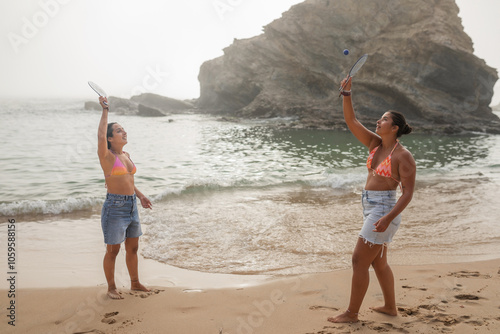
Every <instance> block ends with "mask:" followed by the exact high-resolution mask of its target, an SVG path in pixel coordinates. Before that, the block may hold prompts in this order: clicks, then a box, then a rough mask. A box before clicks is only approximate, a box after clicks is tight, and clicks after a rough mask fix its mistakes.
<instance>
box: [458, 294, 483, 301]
mask: <svg viewBox="0 0 500 334" xmlns="http://www.w3.org/2000/svg"><path fill="white" fill-rule="evenodd" d="M455 298H456V299H459V300H479V299H481V297H479V296H475V295H470V294H466V293H463V294H460V295H456V296H455Z"/></svg>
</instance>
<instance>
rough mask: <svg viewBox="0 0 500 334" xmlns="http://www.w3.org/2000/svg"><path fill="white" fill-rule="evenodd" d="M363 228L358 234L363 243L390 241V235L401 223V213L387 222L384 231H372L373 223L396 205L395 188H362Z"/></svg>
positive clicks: (391, 235) (384, 242)
mask: <svg viewBox="0 0 500 334" xmlns="http://www.w3.org/2000/svg"><path fill="white" fill-rule="evenodd" d="M362 203H363V228H362V229H361V232H359V236H360V237H361V238H363V239H364V241H365V243H370V244H375V245H384V244H386V243H389V242H391V241H392V237H393V236H394V234H396V231H397V230H398V228H399V224H401V215H398V216H397V217H396V218H394V220H393V221H392V222H391V223H390V224H389V226H388V227H387V229H386V230H385V231H384V232H373V230H374V229H375V226H374V225H373V224H375V223H376V222H377V221H378V220H379V219H380V218H382V217H383V216H385V215H387V214H388V213H389V212H390V211H391V210H392V208H394V206H395V205H396V190H383V191H376V190H363V195H362Z"/></svg>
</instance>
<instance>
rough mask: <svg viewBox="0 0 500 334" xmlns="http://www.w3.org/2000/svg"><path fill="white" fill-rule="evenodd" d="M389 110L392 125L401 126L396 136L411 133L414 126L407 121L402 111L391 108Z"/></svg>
mask: <svg viewBox="0 0 500 334" xmlns="http://www.w3.org/2000/svg"><path fill="white" fill-rule="evenodd" d="M388 112H389V113H390V114H391V117H392V125H397V126H398V127H399V129H398V133H397V135H396V137H398V138H399V137H401V136H402V135H407V134H409V133H411V131H412V130H413V128H412V127H411V126H409V125H408V123H406V119H405V117H404V115H403V114H402V113H400V112H398V111H394V110H389V111H388Z"/></svg>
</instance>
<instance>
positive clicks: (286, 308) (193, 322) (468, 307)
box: [0, 259, 500, 334]
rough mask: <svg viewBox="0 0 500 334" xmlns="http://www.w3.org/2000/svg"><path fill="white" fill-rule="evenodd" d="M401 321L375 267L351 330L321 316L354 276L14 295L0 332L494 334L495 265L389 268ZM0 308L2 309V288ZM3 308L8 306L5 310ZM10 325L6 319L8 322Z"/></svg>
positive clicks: (339, 305)
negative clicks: (389, 312)
mask: <svg viewBox="0 0 500 334" xmlns="http://www.w3.org/2000/svg"><path fill="white" fill-rule="evenodd" d="M392 268H393V271H394V275H395V288H396V302H397V306H398V313H399V315H398V316H397V317H390V316H386V315H383V314H379V313H376V312H373V311H371V310H370V309H369V307H370V306H376V305H379V304H380V303H381V301H382V293H381V291H380V287H379V285H378V282H377V279H376V277H375V274H374V272H373V271H370V286H369V289H368V292H367V294H366V297H365V301H364V303H363V305H362V309H361V310H360V322H358V323H356V324H332V323H329V322H328V321H326V319H327V317H329V316H332V315H335V314H338V313H341V312H343V311H344V309H345V308H346V307H347V303H348V299H349V291H350V278H351V270H347V269H346V270H338V271H334V272H329V273H319V274H303V275H298V276H295V277H281V278H277V279H273V280H270V281H264V282H262V284H257V285H249V286H233V287H224V288H213V287H212V288H202V289H184V288H182V287H180V286H173V287H168V286H161V285H156V286H150V287H151V288H152V289H153V291H152V292H150V293H145V292H135V291H130V290H128V289H122V293H123V295H124V296H125V299H123V300H119V301H113V300H110V299H109V298H107V296H106V294H105V293H106V287H105V286H94V287H83V288H82V287H72V288H26V289H23V288H21V289H19V290H18V291H17V296H16V299H15V302H16V305H17V309H16V314H15V317H16V326H15V329H14V327H12V326H10V325H8V324H7V320H8V318H7V317H5V315H6V312H5V310H3V311H2V315H3V317H2V319H3V320H2V323H0V331H1V332H2V333H19V332H22V333H40V332H44V333H160V332H161V333H163V332H165V333H245V334H248V333H264V334H266V333H269V334H271V333H273V334H281V333H283V334H285V333H286V334H293V333H297V334H306V333H308V334H326V333H339V332H342V333H353V332H356V333H374V332H401V333H448V332H456V333H470V332H474V333H496V332H499V331H500V313H499V308H500V302H499V301H498V300H499V298H498V297H499V296H500V292H499V291H500V260H499V259H497V260H489V261H480V262H470V263H458V264H457V263H453V264H435V265H415V266H408V265H405V266H399V265H398V266H392ZM0 295H1V297H0V300H1V301H2V302H1V304H2V306H3V305H8V302H9V300H8V297H7V291H6V290H3V289H2V290H0ZM3 309H5V308H4V307H3ZM6 319H7V320H6Z"/></svg>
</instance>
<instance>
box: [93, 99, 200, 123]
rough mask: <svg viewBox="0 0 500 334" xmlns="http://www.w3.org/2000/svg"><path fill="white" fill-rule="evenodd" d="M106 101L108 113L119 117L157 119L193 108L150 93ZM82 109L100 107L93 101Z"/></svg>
mask: <svg viewBox="0 0 500 334" xmlns="http://www.w3.org/2000/svg"><path fill="white" fill-rule="evenodd" d="M108 101H109V111H110V112H114V113H116V114H119V115H138V116H145V117H159V116H167V115H170V114H175V113H181V112H186V111H189V110H191V109H193V108H194V106H193V104H192V103H191V102H188V101H180V100H176V99H172V98H169V97H165V96H161V95H157V94H151V93H144V94H141V95H136V96H132V98H130V99H124V98H120V97H115V96H110V97H109V98H108ZM84 108H85V109H86V110H88V109H97V110H101V106H100V105H99V104H98V103H96V102H93V101H88V102H85V106H84Z"/></svg>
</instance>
